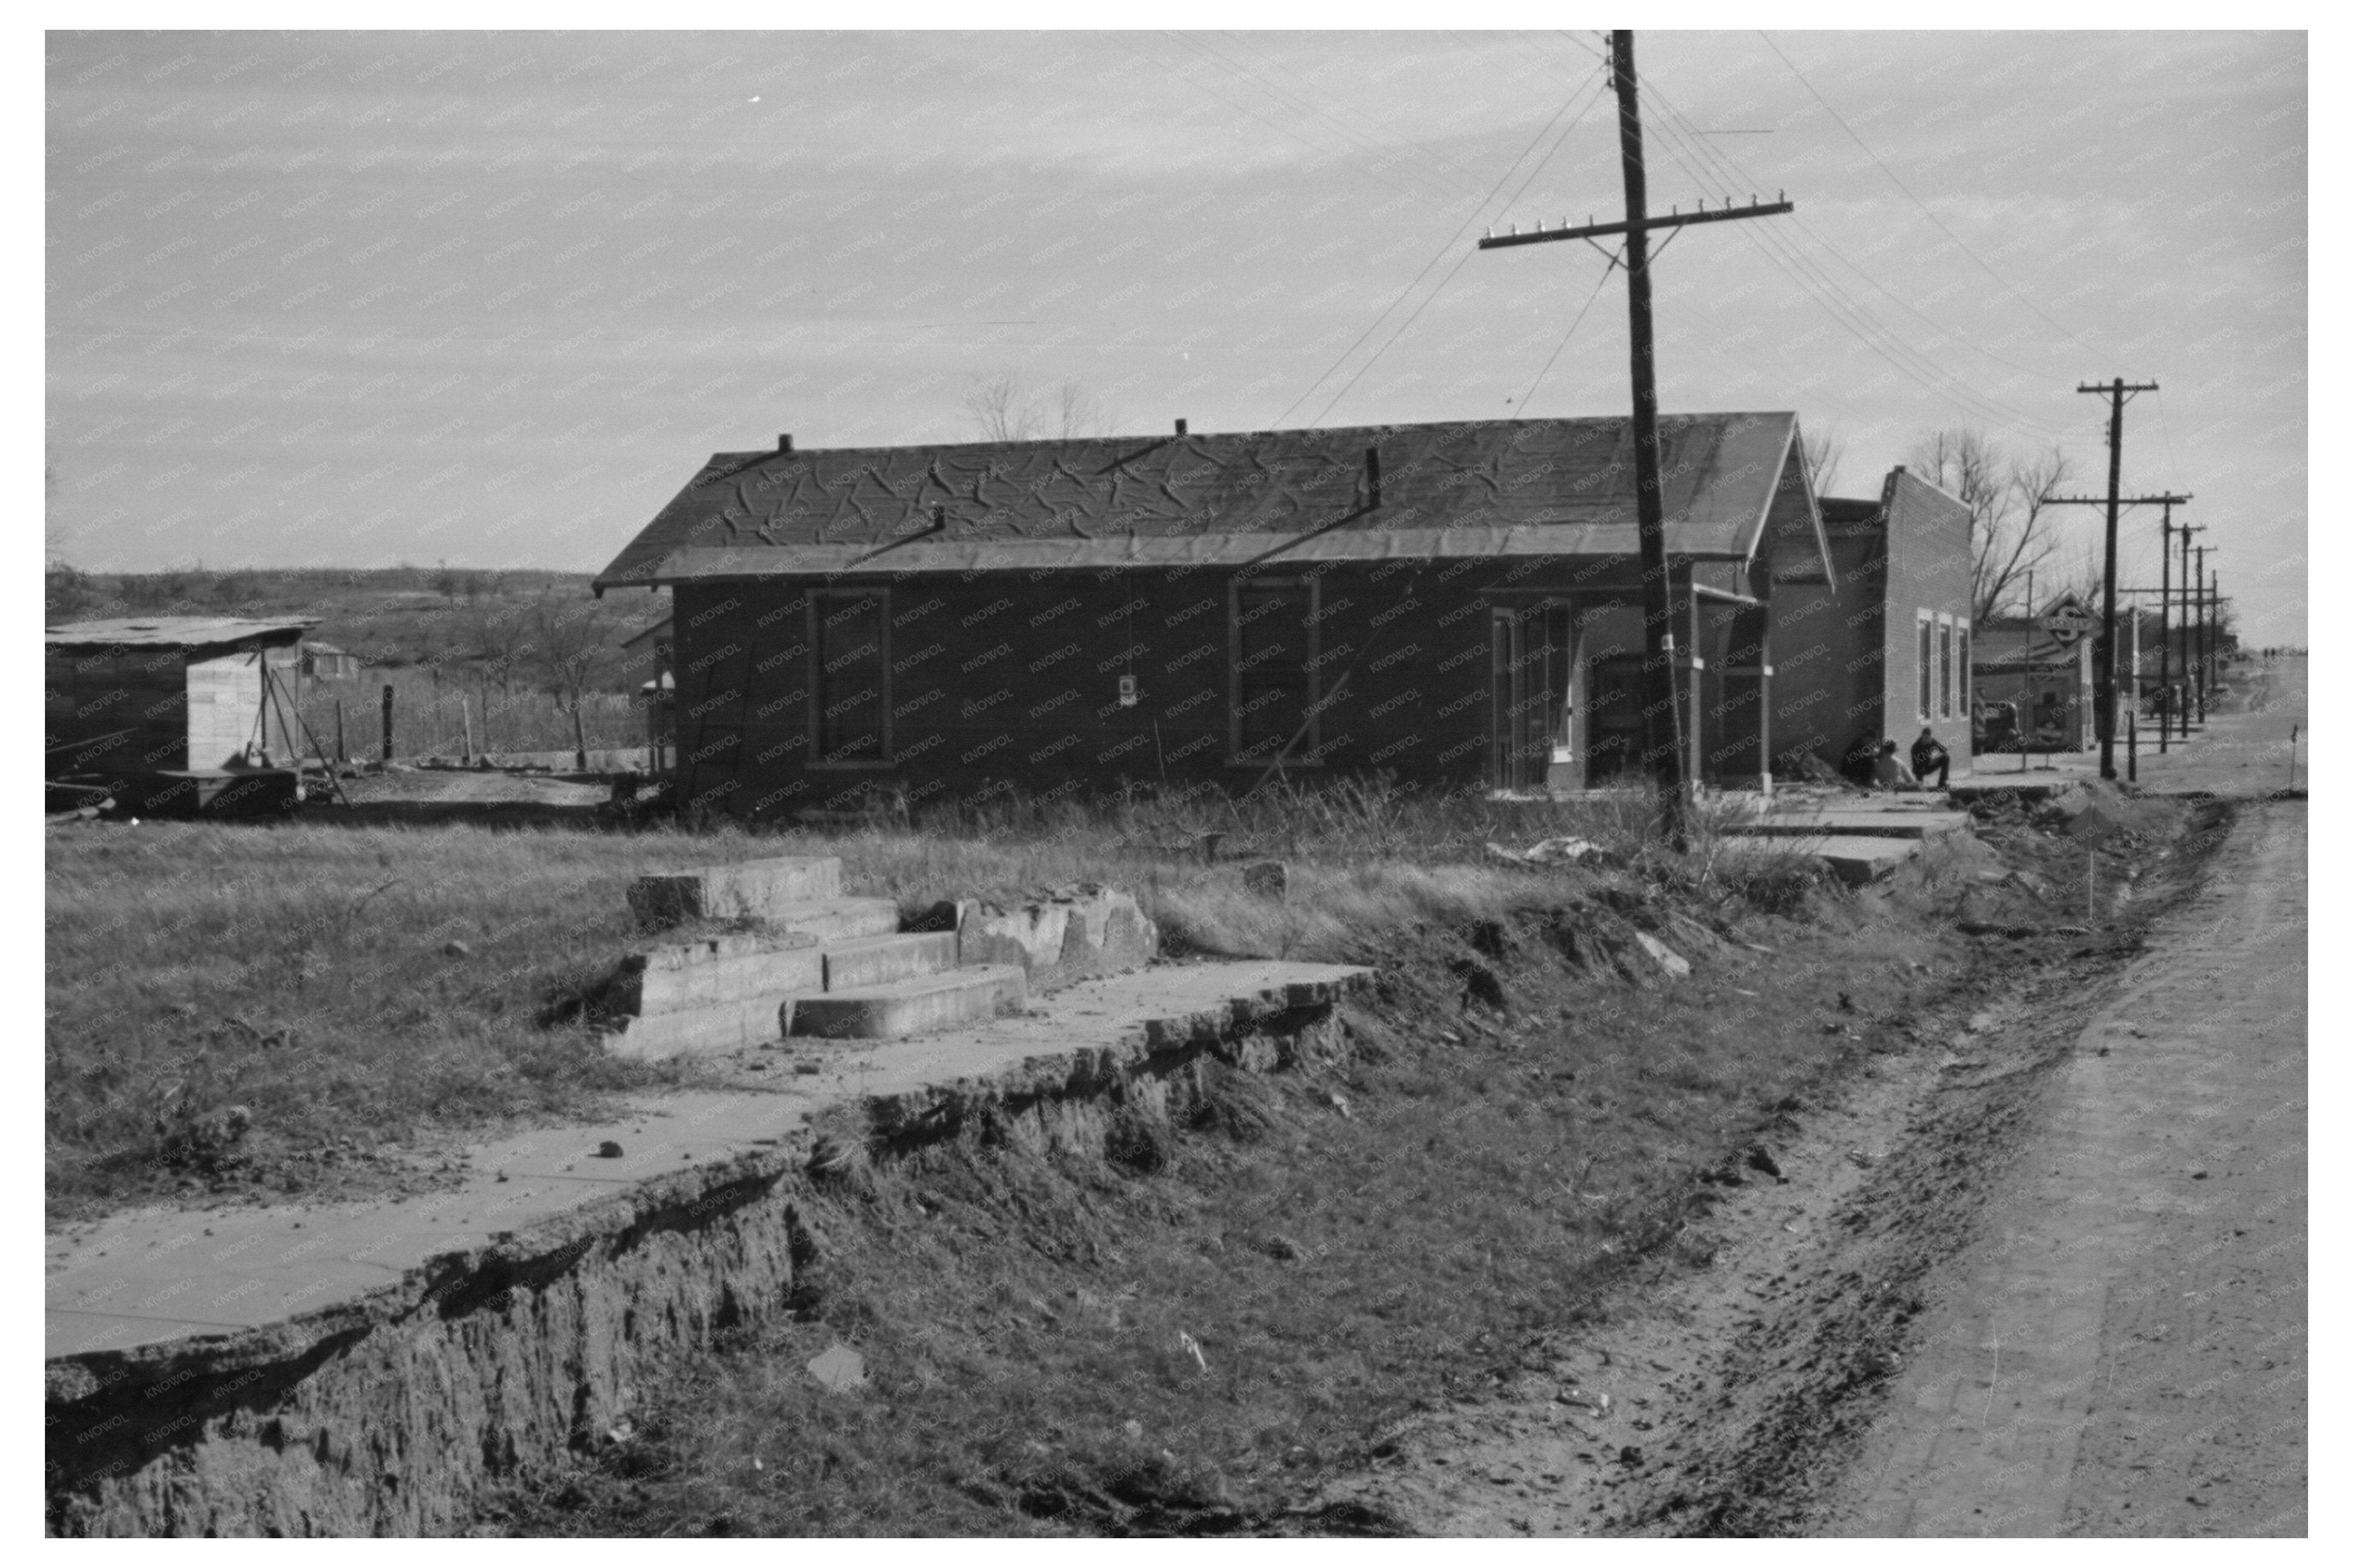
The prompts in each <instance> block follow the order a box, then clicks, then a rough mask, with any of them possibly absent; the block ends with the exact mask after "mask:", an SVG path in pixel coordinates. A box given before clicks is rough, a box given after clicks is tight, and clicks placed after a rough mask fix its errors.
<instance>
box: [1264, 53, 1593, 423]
mask: <svg viewBox="0 0 2353 1568" xmlns="http://www.w3.org/2000/svg"><path fill="white" fill-rule="evenodd" d="M1574 97H1575V94H1574V93H1573V92H1572V94H1571V98H1572V100H1573V99H1574ZM1600 101H1601V91H1600V88H1599V84H1597V85H1596V87H1595V89H1594V93H1593V96H1592V97H1591V98H1589V99H1588V100H1586V101H1585V107H1584V108H1583V109H1580V110H1577V118H1576V119H1574V120H1571V121H1569V122H1568V129H1567V130H1566V131H1563V132H1561V133H1560V135H1559V136H1558V137H1556V138H1555V139H1554V142H1553V144H1552V145H1551V146H1550V147H1549V148H1547V149H1546V151H1545V155H1544V156H1543V157H1541V158H1539V159H1537V160H1536V162H1535V166H1534V167H1533V168H1531V169H1530V170H1529V171H1528V176H1527V178H1526V179H1525V180H1522V181H1521V182H1520V186H1519V190H1517V191H1514V192H1513V193H1512V195H1511V196H1510V197H1508V198H1507V199H1506V200H1505V201H1504V207H1505V208H1506V209H1508V208H1509V207H1510V205H1511V204H1512V203H1513V202H1514V201H1517V200H1518V199H1519V197H1520V195H1521V193H1522V192H1525V190H1526V189H1527V188H1528V186H1529V185H1531V184H1534V183H1535V177H1536V176H1537V175H1538V174H1542V173H1543V172H1544V168H1545V165H1546V163H1551V162H1552V157H1553V154H1554V153H1557V152H1559V151H1560V149H1561V146H1562V144H1563V143H1565V142H1567V140H1568V139H1569V137H1570V136H1571V135H1573V134H1575V132H1576V131H1577V127H1578V126H1579V125H1582V124H1583V123H1584V122H1585V117H1586V115H1587V114H1588V113H1590V112H1591V111H1592V109H1593V106H1594V105H1595V104H1596V103H1599V102H1600ZM1563 107H1564V108H1566V107H1567V106H1566V105H1564V106H1563ZM1554 118H1555V119H1558V118H1559V117H1558V116H1557V115H1556V116H1555V117H1554ZM1550 129H1551V127H1550V126H1547V127H1546V130H1550ZM1520 156H1521V158H1525V157H1526V156H1527V154H1526V153H1522V154H1521V155H1520ZM1517 166H1518V162H1517V160H1515V161H1514V167H1515V168H1516V167H1517ZM1510 177H1511V174H1510V171H1509V170H1506V171H1505V172H1504V178H1505V179H1509V178H1510ZM1502 185H1503V182H1502V181H1500V180H1499V181H1497V182H1496V188H1497V189H1501V188H1502ZM1494 194H1495V193H1494V192H1493V191H1490V192H1488V193H1487V195H1488V197H1489V198H1490V199H1493V195H1494ZM1479 205H1480V207H1481V208H1482V209H1483V208H1484V207H1485V206H1486V205H1487V203H1486V202H1483V201H1482V202H1481V203H1480V204H1479ZM1474 216H1475V215H1474ZM1469 227H1470V226H1469V225H1468V224H1466V225H1464V226H1463V232H1468V230H1469ZM1455 238H1456V239H1460V238H1461V233H1458V234H1457V235H1456V236H1455ZM1471 256H1472V252H1470V251H1467V250H1466V251H1464V252H1463V253H1462V255H1461V258H1459V259H1458V260H1456V262H1455V263H1454V265H1453V266H1452V267H1450V268H1447V270H1446V276H1445V277H1443V278H1441V279H1439V280H1438V287H1437V288H1435V289H1431V290H1430V292H1429V293H1428V294H1426V295H1424V296H1423V297H1422V301H1421V303H1420V304H1419V305H1416V306H1415V307H1414V308H1413V314H1412V315H1410V316H1408V317H1407V318H1406V319H1405V320H1404V321H1401V322H1399V323H1398V329H1397V331H1393V332H1391V333H1390V334H1389V335H1388V337H1386V338H1384V339H1382V340H1381V345H1380V347H1378V348H1377V349H1375V350H1374V351H1373V352H1372V353H1370V354H1369V355H1367V356H1366V359H1365V363H1362V364H1360V365H1358V366H1357V367H1356V374H1354V375H1352V376H1350V377H1349V378H1348V382H1347V384H1346V385H1345V386H1343V387H1341V388H1340V390H1339V391H1337V392H1335V393H1334V394H1333V395H1332V396H1331V399H1330V400H1329V401H1328V402H1326V403H1325V404H1324V406H1323V408H1322V409H1321V410H1320V411H1318V413H1317V414H1316V416H1315V417H1314V418H1313V419H1310V420H1309V421H1308V422H1307V423H1308V424H1309V425H1310V426H1315V425H1320V424H1322V423H1323V422H1324V419H1325V418H1326V417H1327V416H1329V415H1330V414H1331V412H1332V410H1333V409H1335V408H1336V407H1338V406H1339V405H1340V400H1341V399H1342V398H1344V397H1345V396H1347V395H1348V393H1349V391H1350V390H1351V389H1352V388H1354V387H1355V386H1356V383H1358V382H1359V381H1362V380H1363V379H1364V378H1365V373H1366V371H1368V370H1370V369H1372V368H1373V366H1374V364H1375V363H1377V362H1378V361H1379V359H1380V357H1381V356H1382V355H1383V354H1385V353H1388V352H1389V349H1390V347H1391V346H1392V345H1393V344H1395V343H1396V342H1397V341H1398V339H1399V338H1401V337H1403V336H1405V334H1406V330H1407V329H1408V328H1409V327H1411V326H1412V325H1413V324H1414V322H1415V321H1419V320H1420V318H1421V313H1422V312H1423V311H1424V310H1428V309H1430V305H1431V303H1432V302H1433V301H1435V300H1437V298H1438V297H1439V296H1440V294H1443V293H1444V292H1446V286H1447V285H1448V284H1449V283H1451V282H1452V281H1454V275H1455V274H1456V273H1457V272H1460V271H1461V270H1462V263H1463V262H1465V261H1468V260H1470V259H1471ZM1605 276H1606V275H1605ZM1579 319H1582V313H1581V312H1580V318H1579ZM1571 330H1572V331H1573V330H1574V329H1571ZM1360 341H1361V340H1360ZM1562 343H1563V345H1564V346H1566V344H1567V339H1565V338H1564V339H1563V340H1562ZM1554 352H1555V353H1556V354H1557V353H1558V352H1559V351H1558V350H1556V351H1554ZM1546 368H1547V369H1549V368H1550V366H1549V364H1547V366H1546Z"/></svg>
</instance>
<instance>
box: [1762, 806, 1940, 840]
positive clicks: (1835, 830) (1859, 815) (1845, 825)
mask: <svg viewBox="0 0 2353 1568" xmlns="http://www.w3.org/2000/svg"><path fill="white" fill-rule="evenodd" d="M1968 826H1969V814H1968V812H1966V811H1904V812H1894V811H1889V812H1880V811H1826V812H1792V813H1790V814H1789V815H1788V816H1767V817H1762V818H1759V819H1757V820H1756V821H1754V822H1736V823H1727V824H1726V825H1725V828H1724V831H1725V832H1726V833H1729V834H1734V835H1736V836H1738V837H1757V838H1814V837H1826V836H1835V837H1841V838H1942V837H1944V836H1945V835H1947V833H1962V832H1966V831H1968Z"/></svg>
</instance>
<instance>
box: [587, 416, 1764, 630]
mask: <svg viewBox="0 0 2353 1568" xmlns="http://www.w3.org/2000/svg"><path fill="white" fill-rule="evenodd" d="M1660 433H1661V437H1662V444H1663V446H1664V451H1663V453H1662V465H1661V468H1662V477H1663V479H1664V489H1665V497H1664V500H1665V510H1666V519H1667V548H1668V551H1669V552H1670V553H1672V554H1676V555H1682V556H1686V557H1694V558H1703V557H1704V558H1716V559H1745V558H1746V556H1747V555H1748V554H1749V553H1751V552H1753V551H1754V549H1755V548H1756V544H1757V537H1758V535H1759V534H1760V533H1761V531H1762V530H1763V528H1764V523H1765V518H1766V513H1767V510H1769V509H1770V507H1771V506H1772V503H1773V500H1774V497H1775V495H1776V493H1777V492H1778V489H1780V487H1781V486H1782V484H1783V482H1784V477H1785V470H1787V469H1788V467H1789V461H1790V453H1791V449H1792V445H1793V442H1794V439H1795V437H1796V433H1797V416H1795V415H1794V414H1786V413H1780V414H1707V415H1686V416H1670V417H1665V418H1662V419H1661V420H1660ZM1366 447H1377V448H1378V450H1379V452H1380V462H1381V506H1380V508H1379V510H1377V511H1373V512H1369V513H1367V514H1366V516H1364V517H1362V518H1360V519H1357V520H1355V521H1350V522H1348V523H1346V524H1345V525H1344V526H1342V527H1340V528H1337V529H1334V530H1333V531H1332V532H1330V533H1327V534H1324V535H1322V536H1320V537H1319V539H1318V540H1316V541H1315V542H1314V544H1315V546H1318V547H1321V549H1322V550H1327V551H1336V552H1339V553H1337V554H1330V553H1321V552H1319V553H1314V554H1309V553H1307V550H1308V547H1304V546H1303V547H1302V552H1301V558H1302V559H1321V560H1334V559H1345V560H1359V559H1388V558H1390V557H1393V556H1396V555H1400V554H1409V553H1418V552H1417V551H1410V550H1404V549H1400V548H1398V547H1397V546H1396V545H1394V544H1387V545H1384V544H1378V543H1374V542H1369V541H1372V540H1376V539H1377V538H1379V537H1380V536H1383V535H1391V536H1401V535H1408V534H1411V535H1416V536H1418V537H1419V538H1420V539H1421V540H1424V541H1428V540H1432V539H1435V540H1437V541H1439V542H1441V543H1442V544H1445V545H1446V546H1447V547H1449V548H1451V547H1452V546H1453V544H1454V543H1456V542H1466V543H1467V542H1475V541H1481V540H1502V539H1508V538H1512V537H1514V536H1515V535H1517V534H1518V533H1519V532H1520V531H1524V530H1537V531H1545V532H1547V533H1551V534H1552V536H1553V537H1552V539H1551V540H1550V541H1549V542H1546V544H1544V545H1543V546H1542V547H1540V548H1539V547H1534V546H1531V547H1529V548H1526V549H1525V550H1523V549H1521V548H1519V547H1517V546H1513V547H1511V548H1508V549H1503V548H1498V549H1494V550H1486V549H1481V550H1480V552H1482V553H1512V554H1519V553H1528V554H1560V555H1595V554H1610V555H1616V554H1625V555H1631V554H1633V553H1634V552H1635V537H1634V534H1635V527H1634V468H1633V458H1634V452H1633V430H1632V421H1631V420H1630V419H1627V418H1622V417H1619V418H1605V419H1526V420H1488V421H1478V422H1464V423H1453V424H1442V425H1397V426H1365V427H1358V428H1354V429H1339V430H1273V431H1257V432H1241V433H1235V434H1229V435H1199V434H1196V435H1187V436H1170V437H1157V438H1140V437H1116V438H1099V439H1092V440H1083V441H1017V442H996V443H978V444H974V445H969V446H948V447H864V448H851V449H845V450H839V451H824V450H814V451H812V450H800V451H791V452H742V453H720V454H718V455H717V456H715V457H713V458H712V459H711V461H710V462H709V463H708V464H707V465H706V466H705V467H704V468H703V470H702V473H700V474H698V475H697V476H696V477H695V479H693V481H692V482H691V483H690V484H689V485H688V486H687V487H686V489H683V490H681V491H680V492H679V494H678V496H677V497H676V498H675V499H673V500H671V501H670V504H669V505H668V506H666V507H664V508H663V509H662V510H661V511H660V513H659V515H658V516H656V517H655V519H654V520H653V521H652V522H650V523H649V524H648V525H647V526H646V527H645V529H644V530H643V531H641V532H640V533H639V534H638V537H637V538H636V539H635V540H633V541H631V542H630V543H629V545H628V547H627V548H626V549H624V550H623V551H622V552H620V554H619V555H617V556H616V557H615V558H614V560H613V563H612V564H610V565H608V566H607V567H606V568H605V570H604V571H603V572H602V573H601V574H598V576H597V578H596V586H597V587H599V588H600V589H601V588H607V587H614V586H620V585H625V584H637V585H643V584H652V583H661V582H670V581H675V580H677V579H678V577H679V576H680V575H681V574H696V575H711V574H714V573H715V568H714V566H713V562H714V560H715V559H716V556H715V555H714V553H713V552H723V554H724V555H725V557H726V558H727V559H728V560H730V561H731V562H733V563H740V564H738V565H733V566H731V567H730V568H729V569H728V573H727V574H764V573H768V572H775V573H790V572H807V571H825V570H839V567H838V566H834V565H831V564H818V563H832V562H834V561H836V560H837V559H839V558H841V557H843V556H854V555H858V554H861V553H866V552H871V551H873V550H875V549H877V548H878V547H880V546H882V545H891V544H895V545H896V547H895V548H893V549H892V550H891V552H889V554H887V555H884V556H881V557H878V558H877V559H876V562H875V569H876V570H907V569H913V562H914V561H921V562H922V563H923V565H924V566H926V567H928V566H930V565H931V564H933V563H934V561H935V560H940V561H942V563H946V562H945V561H944V558H941V557H938V556H937V555H936V553H935V552H939V551H942V550H944V549H964V548H970V547H976V546H987V545H996V546H1005V547H1009V548H1013V549H1017V550H1019V551H1023V552H1028V551H1030V550H1032V549H1035V548H1037V547H1040V546H1051V547H1052V548H1051V549H1050V551H1048V552H1047V554H1049V555H1050V557H1051V559H1052V561H1053V563H1056V564H1063V563H1069V564H1077V565H1087V564H1110V563H1113V561H1112V560H1109V559H1104V560H1091V559H1083V557H1092V556H1093V555H1095V553H1096V551H1097V549H1098V548H1099V547H1104V546H1111V547H1113V551H1114V555H1115V558H1116V561H1117V562H1118V563H1144V562H1145V560H1147V559H1157V557H1156V556H1153V555H1151V553H1150V552H1155V551H1158V550H1160V549H1165V548H1177V549H1179V550H1180V554H1179V555H1177V556H1176V558H1175V559H1176V561H1179V562H1185V563H1190V562H1194V561H1200V562H1203V563H1211V562H1215V563H1229V561H1230V560H1232V559H1233V558H1234V556H1235V552H1237V551H1239V552H1240V556H1241V557H1243V558H1247V556H1248V555H1249V554H1250V553H1252V552H1254V551H1253V549H1252V548H1250V547H1244V546H1241V545H1240V544H1239V543H1238V542H1240V541H1244V540H1250V541H1263V543H1261V544H1258V545H1256V546H1255V550H1263V549H1266V548H1270V547H1271V545H1272V544H1273V543H1275V542H1280V541H1281V540H1282V539H1283V538H1285V537H1291V536H1296V535H1298V534H1301V533H1306V532H1311V531H1314V530H1317V529H1321V528H1326V527H1329V526H1330V525H1332V524H1334V523H1335V522H1337V521H1339V520H1340V519H1342V518H1344V517H1345V516H1347V514H1348V513H1350V512H1351V511H1353V510H1357V509H1358V508H1360V507H1362V506H1363V505H1364V504H1365V501H1366V495H1367V492H1366V475H1365V450H1366ZM934 508H938V509H940V511H941V513H942V515H943V516H944V520H945V526H944V529H940V530H939V531H937V532H934V521H933V520H934ZM927 534H928V535H931V538H930V539H929V540H928V541H926V542H920V543H917V542H907V543H903V544H899V543H897V542H900V541H913V540H915V539H917V538H918V536H923V535H927ZM1218 541H1234V542H1237V543H1235V544H1233V545H1230V546H1229V545H1228V544H1225V543H1221V542H1218ZM1326 541H1331V543H1329V544H1326V543H1325V542H1326ZM1130 545H1134V546H1136V547H1138V548H1139V549H1140V550H1141V551H1143V553H1140V554H1138V555H1135V556H1129V555H1124V554H1116V552H1117V551H1118V550H1122V549H1125V548H1127V547H1129V546H1130ZM919 551H920V552H923V553H922V554H921V555H920V556H918V555H917V554H916V552H919ZM1201 551H1207V552H1209V553H1208V555H1206V556H1205V555H1202V554H1200V553H1198V552H1201ZM900 557H912V558H913V560H902V559H898V558H900ZM755 559H766V560H769V561H771V562H772V563H773V564H770V565H767V566H754V565H753V564H752V562H753V561H754V560H755ZM1041 559H1042V557H1041Z"/></svg>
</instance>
